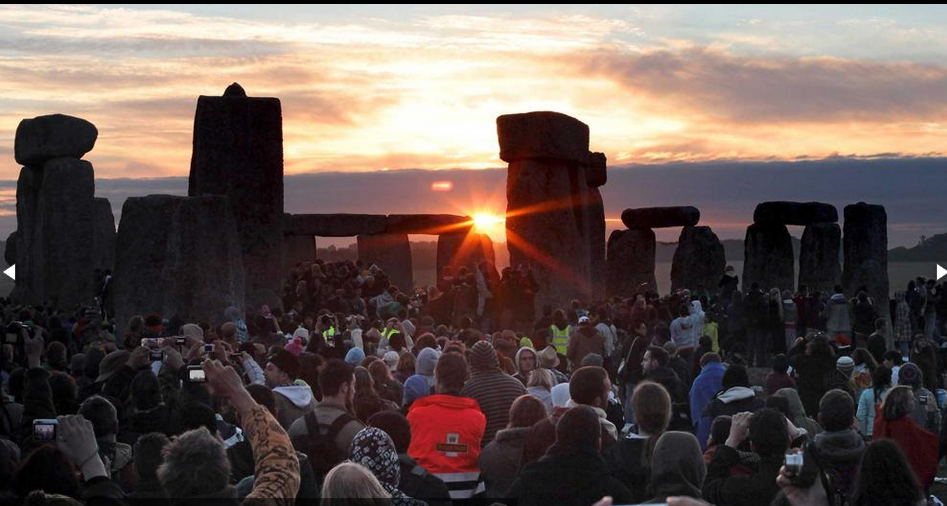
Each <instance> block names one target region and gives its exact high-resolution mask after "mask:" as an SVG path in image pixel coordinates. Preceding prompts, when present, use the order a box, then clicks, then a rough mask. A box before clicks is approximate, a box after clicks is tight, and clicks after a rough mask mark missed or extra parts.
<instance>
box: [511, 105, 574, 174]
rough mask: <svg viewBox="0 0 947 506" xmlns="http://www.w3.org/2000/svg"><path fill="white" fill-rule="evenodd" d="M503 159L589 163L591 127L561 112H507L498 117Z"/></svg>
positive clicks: (512, 160)
mask: <svg viewBox="0 0 947 506" xmlns="http://www.w3.org/2000/svg"><path fill="white" fill-rule="evenodd" d="M497 137H499V141H500V159H501V160H503V161H505V162H507V163H513V162H518V161H521V160H527V159H548V160H559V161H570V162H576V163H580V164H583V165H584V164H586V163H588V156H589V126H588V125H586V124H585V123H582V122H581V121H579V120H577V119H575V118H573V117H571V116H567V115H565V114H562V113H558V112H551V111H537V112H528V113H522V114H505V115H503V116H500V117H498V118H497Z"/></svg>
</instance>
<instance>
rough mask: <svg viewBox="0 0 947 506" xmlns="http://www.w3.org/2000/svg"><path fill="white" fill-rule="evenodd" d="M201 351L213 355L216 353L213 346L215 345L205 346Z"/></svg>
mask: <svg viewBox="0 0 947 506" xmlns="http://www.w3.org/2000/svg"><path fill="white" fill-rule="evenodd" d="M201 349H202V350H203V352H204V353H213V352H214V345H213V344H205V345H204V346H203V347H202V348H201Z"/></svg>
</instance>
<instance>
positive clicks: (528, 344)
mask: <svg viewBox="0 0 947 506" xmlns="http://www.w3.org/2000/svg"><path fill="white" fill-rule="evenodd" d="M520 347H522V348H533V349H536V347H535V346H533V341H532V340H531V339H530V338H528V337H524V338H522V339H520Z"/></svg>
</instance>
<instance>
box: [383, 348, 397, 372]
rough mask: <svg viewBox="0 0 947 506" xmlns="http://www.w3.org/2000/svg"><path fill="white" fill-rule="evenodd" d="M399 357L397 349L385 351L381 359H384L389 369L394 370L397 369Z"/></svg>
mask: <svg viewBox="0 0 947 506" xmlns="http://www.w3.org/2000/svg"><path fill="white" fill-rule="evenodd" d="M399 358H400V357H399V356H398V352H397V351H388V352H385V357H384V358H383V359H382V360H384V361H385V365H387V366H388V370H389V371H391V372H395V370H396V369H398V359H399Z"/></svg>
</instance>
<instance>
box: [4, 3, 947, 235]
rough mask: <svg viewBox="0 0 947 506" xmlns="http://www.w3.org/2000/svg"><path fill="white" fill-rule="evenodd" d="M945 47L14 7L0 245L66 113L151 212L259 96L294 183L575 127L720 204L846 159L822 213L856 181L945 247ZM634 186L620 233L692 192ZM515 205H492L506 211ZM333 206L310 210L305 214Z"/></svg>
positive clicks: (879, 40) (628, 16) (641, 21)
mask: <svg viewBox="0 0 947 506" xmlns="http://www.w3.org/2000/svg"><path fill="white" fill-rule="evenodd" d="M945 25H947V7H943V6H905V5H897V6H849V5H845V6H743V5H741V6H668V5H662V6H636V7H630V6H587V5H582V6H567V5H562V6H559V5H557V6H535V5H529V6H429V5H424V6H281V5H266V6H235V5H212V6H166V5H133V6H132V5H124V6H123V5H110V6H99V5H84V6H39V5H3V6H0V181H6V182H7V184H0V229H3V230H0V232H4V230H5V229H6V228H8V227H5V226H4V224H5V223H9V222H10V214H11V213H12V211H11V207H12V206H10V200H11V199H12V198H14V196H13V193H12V189H11V188H10V186H9V184H8V183H9V181H15V179H16V177H17V173H18V171H19V167H18V166H17V165H16V163H15V161H14V160H13V156H12V153H13V139H14V133H15V130H16V125H17V124H18V123H19V121H20V120H21V119H23V118H27V117H34V116H38V115H41V114H49V113H54V112H61V113H65V114H71V115H75V116H79V117H83V118H86V119H88V120H90V121H92V122H93V123H94V124H95V125H96V126H97V127H98V129H99V138H98V141H97V143H96V147H95V149H94V150H93V151H92V152H91V153H89V154H88V155H87V156H86V159H88V160H89V161H91V162H92V163H93V164H94V166H95V169H96V177H97V180H98V182H99V188H100V191H99V193H102V194H103V195H100V196H104V194H107V193H108V192H109V191H110V188H112V187H113V186H117V187H122V188H126V186H123V185H125V183H123V182H122V181H124V180H131V181H132V183H131V185H132V186H131V189H128V190H127V191H128V192H129V193H131V194H145V193H149V192H151V191H150V190H149V188H150V186H149V185H151V184H154V185H156V186H162V185H164V186H168V184H169V183H168V182H169V181H176V180H175V179H173V178H181V177H186V176H187V172H188V168H189V162H190V155H191V141H192V126H193V118H194V108H195V105H196V102H197V97H198V96H199V95H220V94H222V93H223V90H224V88H226V86H227V85H228V84H230V83H231V82H234V81H236V82H239V83H240V84H241V85H242V86H243V87H244V89H246V91H247V93H248V94H249V95H251V96H273V97H278V98H280V100H281V102H282V111H283V133H284V158H285V170H286V174H287V175H288V176H296V175H303V174H309V173H332V174H340V175H345V174H353V173H358V172H372V173H376V174H377V171H389V172H396V171H399V170H409V169H427V170H440V171H454V172H455V173H458V174H460V173H465V172H458V171H456V169H496V168H502V167H504V164H503V163H502V162H501V161H500V160H499V159H498V156H497V155H498V146H497V140H496V128H495V120H496V117H497V116H499V115H501V114H508V113H516V112H527V111H533V110H555V111H559V112H563V113H566V114H569V115H572V116H574V117H576V118H578V119H580V120H581V121H583V122H585V123H587V124H588V125H589V127H590V130H591V149H592V150H594V151H602V152H604V153H605V154H606V156H607V157H608V160H609V166H610V167H611V168H612V169H613V170H614V172H616V173H620V172H621V171H622V170H630V171H632V172H631V173H632V174H638V175H640V174H641V173H642V172H641V171H645V172H646V173H647V174H648V175H649V176H648V177H652V175H653V177H660V178H668V177H671V176H673V175H675V174H679V173H680V171H679V170H678V171H677V172H673V171H675V170H677V169H679V168H680V167H687V168H689V169H688V170H694V171H697V172H696V173H699V174H701V175H700V177H697V176H691V180H698V179H701V178H704V179H706V181H707V184H710V183H715V182H720V181H722V180H729V179H727V178H729V177H731V176H727V177H722V176H721V175H722V174H723V172H721V170H720V169H721V167H722V166H724V165H725V166H726V167H736V168H731V169H727V170H731V171H735V172H732V174H736V176H733V177H736V178H737V179H736V180H738V181H743V180H752V181H757V180H760V175H761V174H771V173H773V171H772V170H771V171H770V172H766V171H765V170H763V171H761V169H760V167H770V168H772V167H773V166H772V165H766V164H765V163H762V164H761V163H760V162H790V161H795V162H799V161H804V162H813V163H817V162H822V161H825V163H826V164H825V165H818V164H817V165H815V167H820V168H824V169H826V171H828V170H833V171H837V172H833V173H832V178H820V177H812V178H808V179H804V180H803V181H802V182H803V183H804V184H803V186H804V188H802V190H803V191H799V192H795V194H799V198H800V199H804V200H811V199H814V198H815V197H814V195H815V194H820V195H821V194H824V193H826V192H825V191H823V190H826V189H827V188H825V187H822V186H820V185H824V184H825V182H824V181H825V180H828V179H832V180H833V181H837V184H836V185H834V186H831V187H828V190H830V191H828V193H829V195H828V196H827V197H826V198H828V199H829V200H830V201H832V202H833V203H838V204H839V205H844V203H851V202H855V201H857V200H863V199H868V198H869V196H871V198H873V199H874V200H875V201H876V202H877V203H882V204H886V205H891V206H895V208H896V209H900V210H901V211H898V212H896V213H894V215H893V216H890V218H891V219H892V222H893V223H895V224H898V226H901V227H903V228H902V229H901V232H897V234H901V235H896V234H895V233H894V232H893V234H892V236H893V237H898V238H900V239H898V240H897V241H895V242H897V243H899V244H905V245H910V244H913V242H916V241H914V240H913V239H911V237H912V236H909V233H908V232H907V231H906V230H907V229H911V232H910V234H913V235H914V236H916V235H919V233H921V232H926V233H928V234H929V233H936V232H942V231H943V230H938V228H939V227H942V224H943V223H944V221H943V220H940V219H939V218H938V219H934V218H932V217H931V215H930V214H924V213H926V212H927V211H926V207H925V205H926V202H927V200H928V199H936V198H938V196H939V195H940V192H939V191H936V190H937V189H938V188H937V183H938V181H939V179H937V176H938V174H942V173H943V168H944V164H943V160H942V159H941V156H943V152H944V149H943V148H942V146H943V144H944V138H945V133H947V64H945V63H944V62H945V61H947V59H945V56H947V36H945V35H944V34H945V33H947V30H945V28H947V26H945ZM839 160H851V161H853V162H858V163H860V164H862V165H859V166H858V167H869V166H870V165H871V163H877V162H878V161H879V160H881V161H891V160H895V161H897V160H904V161H906V162H910V163H916V164H923V165H924V166H925V167H928V168H929V170H932V172H929V173H925V174H927V176H925V177H928V179H923V181H931V182H932V184H930V185H925V186H922V187H915V186H912V185H914V183H913V182H911V181H909V177H908V176H906V175H905V176H904V177H894V175H893V174H891V172H890V171H891V170H897V169H890V167H889V168H886V169H881V168H879V167H881V166H880V165H874V166H873V167H874V169H865V170H864V171H863V172H861V173H860V174H862V175H864V174H872V176H871V177H875V176H874V174H876V172H872V170H875V169H877V173H883V174H886V175H888V177H887V178H881V179H878V180H877V181H875V180H874V179H870V180H869V181H868V182H867V183H868V184H869V186H870V188H865V189H864V190H865V191H862V192H860V191H858V189H859V188H862V186H859V185H853V184H852V182H851V180H850V179H845V178H842V177H841V176H842V175H843V174H848V173H847V172H845V171H844V170H842V169H839V167H838V166H837V164H835V162H837V161H839ZM910 163H908V165H910ZM882 165H883V164H882ZM778 167H779V169H778V170H777V171H776V172H779V173H780V174H782V173H786V174H789V175H793V174H796V175H798V174H819V171H815V172H806V171H805V170H803V171H798V170H796V169H798V168H800V167H802V168H807V169H809V170H811V167H813V165H811V164H808V165H807V164H796V165H785V166H784V165H778ZM898 167H901V166H898ZM912 167H915V166H913V165H912ZM915 168H916V167H915ZM635 170H638V171H639V172H634V171H635ZM653 171H656V172H653ZM780 171H782V172H780ZM696 173H695V174H696ZM727 174H731V173H727ZM787 177H788V176H787ZM879 177H880V176H879ZM153 178H172V179H159V180H152V179H153ZM145 179H148V180H149V182H148V183H147V184H145V182H144V180H145ZM487 179H489V178H487ZM619 179H621V178H618V179H614V178H613V181H617V180H619ZM106 180H115V181H116V182H115V184H112V185H111V186H110V184H111V183H106V182H105V181H106ZM135 181H137V182H138V183H134V182H135ZM362 181H365V183H364V184H367V185H375V184H376V182H384V181H385V180H384V179H383V178H382V177H371V178H369V179H365V180H362ZM670 181H672V182H673V181H674V180H673V177H672V178H671V179H670ZM760 181H761V182H760V183H759V185H757V186H755V187H753V188H748V189H750V190H753V191H751V192H740V193H734V192H730V193H727V192H723V193H719V195H720V197H721V198H719V199H717V200H715V201H713V200H712V201H710V202H707V203H705V205H704V208H703V209H702V211H703V213H704V216H706V217H707V218H708V219H712V220H713V221H714V222H717V223H730V224H732V225H733V227H732V228H733V231H732V232H726V234H724V235H740V234H739V230H740V229H741V227H745V225H746V223H745V222H746V221H748V220H749V216H750V215H752V211H751V210H752V206H753V205H755V203H756V202H759V201H761V200H765V199H766V198H765V195H766V194H767V191H768V190H770V189H772V188H771V186H768V185H770V183H771V182H772V181H770V180H767V181H770V182H769V183H767V182H766V181H763V180H760ZM807 181H808V183H807ZM944 181H945V182H947V178H944ZM873 182H877V184H876V185H875V186H871V183H873ZM136 184H137V185H138V186H135V185H136ZM613 184H614V185H615V186H614V188H616V190H615V191H613V192H610V191H609V187H608V186H606V188H605V189H604V191H605V194H606V199H609V198H611V199H612V202H609V201H608V200H606V206H607V208H608V209H609V213H611V217H612V218H617V214H619V213H620V211H621V209H623V208H624V207H641V206H643V205H645V203H648V204H647V205H652V204H651V202H658V203H659V204H660V203H670V202H672V201H676V200H678V197H677V196H676V195H675V194H673V192H672V193H668V194H654V193H649V192H644V194H641V195H637V197H636V199H635V200H632V199H625V200H623V198H624V197H626V196H627V195H628V193H627V192H619V191H618V190H617V189H618V188H623V187H622V186H621V184H631V183H621V184H617V183H613ZM679 184H683V185H685V186H686V185H687V184H688V183H687V182H686V181H681V182H679ZM806 184H811V186H806ZM839 185H841V186H842V188H840V187H839ZM171 186H174V185H173V184H172V185H171ZM678 187H680V186H678ZM940 187H943V185H942V184H941V185H940ZM688 188H689V189H691V190H697V191H698V192H699V191H700V190H704V191H708V188H710V187H704V188H701V187H688ZM808 188H811V190H812V191H811V192H809V191H805V190H806V189H808ZM382 189H384V186H383V185H382ZM874 190H881V191H874ZM123 191H125V190H123ZM455 191H457V190H455ZM478 191H489V192H491V195H492V194H494V193H495V192H494V189H492V188H491V189H486V188H478ZM912 192H913V193H912ZM151 193H153V192H151ZM731 193H732V194H731ZM777 193H778V192H777ZM783 193H785V192H783ZM790 193H792V192H790ZM611 194H615V195H616V196H615V197H609V195H611ZM454 195H456V194H454ZM502 195H503V194H502V188H501V189H500V192H499V197H498V199H499V200H497V199H493V200H489V202H490V203H491V204H490V206H491V207H492V208H493V209H492V210H493V211H494V212H499V211H502V209H503V199H502ZM810 195H811V198H807V197H810ZM429 196H430V195H429ZM312 200H313V199H312V198H311V197H309V196H308V195H307V196H302V197H299V203H297V202H296V201H292V200H291V197H290V196H288V197H287V208H288V209H291V208H293V207H295V206H297V205H302V203H303V202H312ZM428 200H429V201H430V200H431V199H428ZM329 201H331V199H329V200H326V201H325V202H326V203H328V202H329ZM911 201H913V202H914V204H910V203H909V202H911ZM452 202H453V203H454V204H456V203H457V199H455V200H454V201H452ZM484 202H487V201H484V200H482V199H474V201H473V202H472V203H470V204H466V203H465V204H464V207H465V210H463V211H464V212H466V211H467V209H469V208H470V207H471V206H472V207H476V206H477V205H480V206H483V205H484ZM496 202H499V204H495V203H496ZM342 205H343V206H345V207H346V209H338V210H339V211H342V210H345V211H348V212H370V211H371V210H372V209H371V207H372V206H371V205H368V203H367V202H358V201H355V202H353V201H351V200H349V201H347V202H345V203H343V204H342ZM431 205H432V206H433V204H431ZM113 206H115V207H116V209H117V210H118V209H120V207H119V206H120V203H116V202H113ZM405 207H416V206H414V204H412V205H410V206H405ZM734 209H738V210H739V213H737V212H736V211H734ZM746 209H750V211H749V212H747V211H746ZM326 212H332V210H331V209H329V210H327V211H326ZM426 212H456V211H455V210H453V209H440V208H439V209H433V208H431V209H426ZM3 213H6V215H4V214H3ZM737 215H739V216H742V218H741V217H738V216H737ZM734 220H735V221H734ZM924 223H927V224H931V226H930V228H926V227H927V225H919V224H924ZM911 227H914V228H911ZM11 230H12V229H11Z"/></svg>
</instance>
